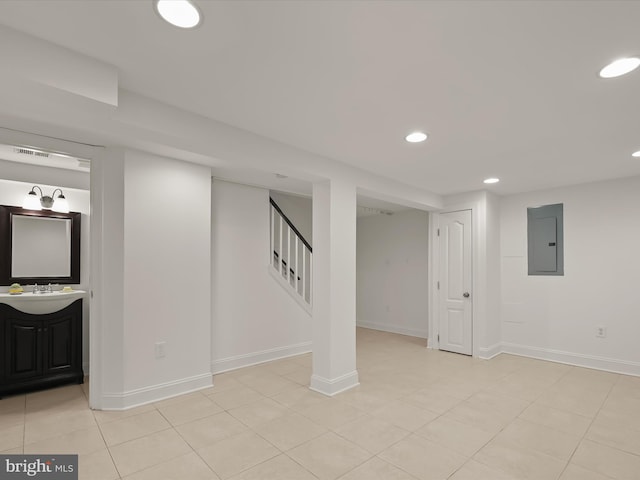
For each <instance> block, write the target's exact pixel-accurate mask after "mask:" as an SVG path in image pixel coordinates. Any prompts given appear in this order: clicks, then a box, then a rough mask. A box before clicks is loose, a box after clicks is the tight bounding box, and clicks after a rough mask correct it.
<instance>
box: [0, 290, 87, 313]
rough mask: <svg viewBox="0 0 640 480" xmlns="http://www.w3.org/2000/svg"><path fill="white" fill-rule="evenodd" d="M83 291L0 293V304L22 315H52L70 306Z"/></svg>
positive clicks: (82, 295) (83, 293) (81, 295)
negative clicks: (10, 307)
mask: <svg viewBox="0 0 640 480" xmlns="http://www.w3.org/2000/svg"><path fill="white" fill-rule="evenodd" d="M86 293H87V292H86V291H84V290H72V291H70V292H62V291H60V290H56V291H54V292H52V293H33V292H23V293H20V294H11V293H6V292H5V293H0V303H5V304H7V305H10V306H12V307H13V308H15V309H16V310H20V311H21V312H24V313H35V314H43V313H53V312H57V311H58V310H62V309H63V308H65V307H67V306H69V305H71V304H72V303H73V302H74V301H76V300H77V299H78V298H82V297H84V296H85V295H86Z"/></svg>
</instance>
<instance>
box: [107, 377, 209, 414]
mask: <svg viewBox="0 0 640 480" xmlns="http://www.w3.org/2000/svg"><path fill="white" fill-rule="evenodd" d="M211 386H213V376H212V375H211V373H210V372H207V373H203V374H201V375H195V376H193V377H188V378H183V379H180V380H176V381H173V382H166V383H160V384H158V385H151V386H149V387H144V388H138V389H136V390H130V391H128V392H124V393H104V394H103V395H102V402H101V404H102V410H128V409H129V408H133V407H138V406H140V405H145V404H147V403H152V402H158V401H160V400H164V399H167V398H171V397H176V396H178V395H184V394H186V393H191V392H195V391H197V390H202V389H204V388H209V387H211Z"/></svg>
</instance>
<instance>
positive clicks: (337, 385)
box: [309, 370, 360, 397]
mask: <svg viewBox="0 0 640 480" xmlns="http://www.w3.org/2000/svg"><path fill="white" fill-rule="evenodd" d="M358 385H360V382H359V381H358V372H357V371H356V370H354V371H353V372H350V373H347V374H345V375H342V376H340V377H338V378H332V379H328V378H324V377H321V376H319V375H311V385H310V386H309V388H310V389H311V390H313V391H314V392H318V393H322V394H324V395H327V396H329V397H333V396H334V395H337V394H338V393H341V392H344V391H345V390H349V389H351V388H353V387H357V386H358Z"/></svg>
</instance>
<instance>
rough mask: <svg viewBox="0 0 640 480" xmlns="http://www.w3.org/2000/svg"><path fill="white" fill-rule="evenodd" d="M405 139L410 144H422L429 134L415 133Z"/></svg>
mask: <svg viewBox="0 0 640 480" xmlns="http://www.w3.org/2000/svg"><path fill="white" fill-rule="evenodd" d="M404 139H405V140H406V141H407V142H409V143H420V142H424V141H425V140H426V139H427V134H426V133H424V132H413V133H410V134H409V135H407V136H406V137H404Z"/></svg>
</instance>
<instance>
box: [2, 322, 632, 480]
mask: <svg viewBox="0 0 640 480" xmlns="http://www.w3.org/2000/svg"><path fill="white" fill-rule="evenodd" d="M357 340H358V351H357V354H358V372H359V375H360V381H361V385H360V386H359V387H357V388H356V389H353V390H351V391H349V392H345V393H343V394H340V395H337V396H335V397H333V398H328V397H325V396H323V395H320V394H317V393H315V392H312V391H311V390H309V388H308V381H309V378H310V375H311V356H310V355H300V356H297V357H291V358H288V359H283V360H278V361H275V362H270V363H265V364H262V365H258V366H254V367H250V368H245V369H240V370H236V371H233V372H229V373H225V374H220V375H216V376H215V379H214V387H212V388H209V389H207V390H203V391H200V392H196V393H192V394H189V395H183V396H181V397H176V398H172V399H169V400H165V401H161V402H158V403H155V404H152V405H146V406H143V407H139V408H135V409H132V410H128V411H125V412H100V411H91V410H90V409H89V408H88V402H87V391H88V390H87V385H86V384H85V385H83V386H77V385H72V386H67V387H61V388H56V389H52V390H46V391H41V392H35V393H31V394H27V395H17V396H13V397H8V398H5V399H2V400H0V451H1V452H6V453H41V454H47V453H78V454H79V455H80V465H79V468H80V479H82V480H117V479H126V480H136V479H140V480H142V479H147V478H148V479H159V480H162V479H166V480H169V479H187V478H188V479H194V480H198V479H202V480H227V479H228V480H243V479H244V480H249V479H254V480H271V479H273V480H288V479H290V480H313V479H327V480H334V479H342V480H359V479H366V480H369V479H371V480H375V479H384V480H394V479H397V480H412V479H413V480H416V479H428V480H445V479H451V480H521V479H531V480H547V479H549V480H577V479H580V480H591V479H593V480H612V479H614V480H615V479H620V480H638V479H640V378H636V377H629V376H624V375H616V374H611V373H606V372H599V371H595V370H589V369H584V368H578V367H571V366H567V365H560V364H556V363H550V362H544V361H539V360H533V359H528V358H523V357H516V356H511V355H500V356H498V357H496V358H494V359H492V360H488V361H483V360H478V359H473V358H469V357H464V356H461V355H455V354H450V353H445V352H439V351H433V350H427V349H426V348H425V341H424V340H422V339H417V338H412V337H406V336H402V335H394V334H390V333H383V332H376V331H373V330H365V329H358V337H357Z"/></svg>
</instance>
